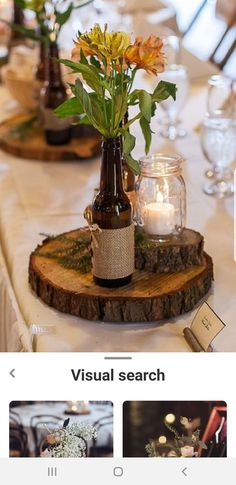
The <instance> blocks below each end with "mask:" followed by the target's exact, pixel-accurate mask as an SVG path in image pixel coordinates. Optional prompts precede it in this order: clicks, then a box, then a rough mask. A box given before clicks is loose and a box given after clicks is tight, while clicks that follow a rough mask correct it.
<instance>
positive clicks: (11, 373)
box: [10, 369, 16, 378]
mask: <svg viewBox="0 0 236 485" xmlns="http://www.w3.org/2000/svg"><path fill="white" fill-rule="evenodd" d="M15 370H16V369H12V370H11V372H10V376H12V377H13V378H15V377H16V376H15Z"/></svg>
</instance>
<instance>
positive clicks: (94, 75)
mask: <svg viewBox="0 0 236 485" xmlns="http://www.w3.org/2000/svg"><path fill="white" fill-rule="evenodd" d="M60 63H62V64H64V65H65V66H67V67H70V68H71V69H72V71H73V72H74V73H80V74H82V76H83V79H84V80H85V82H86V83H87V84H88V86H89V87H90V88H92V89H93V90H94V91H96V93H98V94H99V95H100V96H102V87H101V80H100V78H99V75H98V70H97V68H96V67H95V66H92V65H89V64H82V62H73V61H69V60H67V59H60Z"/></svg>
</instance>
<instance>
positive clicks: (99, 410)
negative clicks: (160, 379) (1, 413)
mask: <svg viewBox="0 0 236 485" xmlns="http://www.w3.org/2000/svg"><path fill="white" fill-rule="evenodd" d="M67 407H68V404H67V403H66V402H55V403H48V404H47V403H46V402H42V403H36V404H28V405H27V404H25V405H22V406H19V407H15V408H13V409H12V411H13V413H14V415H15V414H17V416H18V417H19V418H20V422H21V424H22V426H23V429H24V431H25V432H26V433H27V436H28V447H29V452H30V456H35V442H34V436H33V430H32V428H31V419H32V418H33V417H34V416H43V415H44V416H48V415H50V416H55V417H57V418H61V423H59V425H60V426H62V425H63V422H64V421H65V419H67V418H70V420H71V422H74V421H76V422H77V421H79V422H80V423H86V424H90V425H92V426H94V425H95V427H96V426H97V427H96V429H97V431H98V436H97V439H96V446H97V447H101V446H108V445H109V444H111V443H113V408H112V405H109V404H107V405H104V404H91V403H90V405H89V409H90V414H85V415H78V416H72V415H68V414H65V411H66V409H67ZM103 418H104V419H103ZM105 418H106V419H105ZM101 419H102V421H101V423H104V426H101V428H100V427H99V425H98V424H97V422H98V421H100V420H101ZM52 421H53V419H52ZM40 423H41V424H42V423H43V417H42V418H40ZM52 431H53V430H52ZM46 434H48V431H47V433H46ZM91 445H92V442H89V443H88V448H89V447H90V446H91Z"/></svg>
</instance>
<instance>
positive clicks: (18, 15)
mask: <svg viewBox="0 0 236 485" xmlns="http://www.w3.org/2000/svg"><path fill="white" fill-rule="evenodd" d="M13 22H14V24H16V25H24V13H23V10H22V8H20V7H19V5H17V3H16V2H14V4H13Z"/></svg>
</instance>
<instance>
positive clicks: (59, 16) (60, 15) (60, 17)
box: [56, 3, 74, 27]
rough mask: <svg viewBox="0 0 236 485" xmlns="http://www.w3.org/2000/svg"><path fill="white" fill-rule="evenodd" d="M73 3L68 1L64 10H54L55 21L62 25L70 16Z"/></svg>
mask: <svg viewBox="0 0 236 485" xmlns="http://www.w3.org/2000/svg"><path fill="white" fill-rule="evenodd" d="M73 8H74V7H73V3H70V5H69V7H68V8H67V9H66V10H65V11H64V12H58V11H56V22H57V23H58V24H59V25H60V27H62V25H64V24H65V23H66V22H67V21H68V20H69V18H70V16H71V13H72V11H73Z"/></svg>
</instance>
